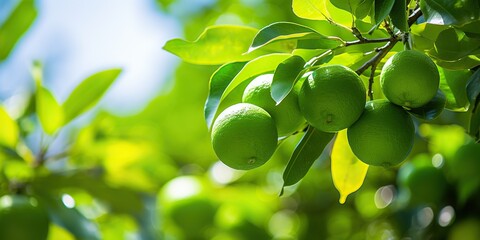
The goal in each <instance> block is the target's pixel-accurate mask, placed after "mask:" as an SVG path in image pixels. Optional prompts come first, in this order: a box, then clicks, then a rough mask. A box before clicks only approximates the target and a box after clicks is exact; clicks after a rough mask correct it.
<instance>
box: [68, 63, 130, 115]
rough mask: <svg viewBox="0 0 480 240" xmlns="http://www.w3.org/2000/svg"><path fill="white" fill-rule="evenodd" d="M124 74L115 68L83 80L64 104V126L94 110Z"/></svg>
mask: <svg viewBox="0 0 480 240" xmlns="http://www.w3.org/2000/svg"><path fill="white" fill-rule="evenodd" d="M121 72H122V70H121V69H118V68H114V69H109V70H105V71H101V72H97V73H95V74H93V75H91V76H90V77H88V78H86V79H85V80H83V81H82V82H81V83H80V84H79V85H78V86H77V87H76V88H75V89H74V90H73V91H72V93H71V94H70V96H68V98H67V100H66V101H65V102H64V103H63V106H62V108H63V111H64V113H65V118H64V124H67V123H68V122H70V121H71V120H72V119H74V118H76V117H78V116H79V115H80V114H82V113H84V112H85V111H87V110H89V109H90V108H92V107H93V106H94V105H95V104H96V103H97V102H98V101H99V100H100V98H101V97H102V96H103V94H104V93H105V92H106V91H107V90H108V88H109V87H110V86H111V85H112V83H113V82H114V81H115V79H117V77H118V75H119V74H120V73H121Z"/></svg>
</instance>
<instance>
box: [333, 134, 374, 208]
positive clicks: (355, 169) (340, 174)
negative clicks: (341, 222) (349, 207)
mask: <svg viewBox="0 0 480 240" xmlns="http://www.w3.org/2000/svg"><path fill="white" fill-rule="evenodd" d="M331 159H332V165H331V168H332V179H333V185H335V188H337V190H338V192H339V193H340V200H339V202H340V203H341V204H344V203H345V201H346V200H347V197H348V195H350V194H351V193H353V192H355V191H357V190H358V189H359V188H360V187H361V186H362V184H363V181H364V180H365V177H366V176H367V170H368V165H367V164H365V163H363V162H362V161H360V160H359V159H358V158H357V157H356V156H355V154H353V152H352V149H351V148H350V145H348V139H347V130H346V129H345V130H342V131H340V132H338V133H337V137H336V138H335V143H334V144H333V149H332V157H331Z"/></svg>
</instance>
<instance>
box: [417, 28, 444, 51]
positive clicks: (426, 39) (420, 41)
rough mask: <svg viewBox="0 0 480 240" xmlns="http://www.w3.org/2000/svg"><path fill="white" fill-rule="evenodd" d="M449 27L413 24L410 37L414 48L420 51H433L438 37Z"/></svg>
mask: <svg viewBox="0 0 480 240" xmlns="http://www.w3.org/2000/svg"><path fill="white" fill-rule="evenodd" d="M448 27H449V26H444V25H435V24H429V23H421V24H413V25H412V26H411V27H410V36H411V37H412V40H413V46H414V48H415V49H418V50H430V49H432V48H433V47H434V44H435V40H437V38H438V35H439V34H440V33H441V32H442V31H444V30H445V29H448Z"/></svg>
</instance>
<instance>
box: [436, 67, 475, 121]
mask: <svg viewBox="0 0 480 240" xmlns="http://www.w3.org/2000/svg"><path fill="white" fill-rule="evenodd" d="M438 71H439V73H440V90H442V92H443V93H444V94H445V97H446V99H447V103H446V105H445V108H447V109H449V110H452V111H459V112H465V111H467V110H468V106H469V103H468V98H467V91H466V86H467V81H468V79H469V78H470V76H471V75H472V74H471V73H470V71H469V70H448V69H445V68H441V67H439V68H438Z"/></svg>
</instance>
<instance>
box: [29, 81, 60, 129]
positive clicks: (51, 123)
mask: <svg viewBox="0 0 480 240" xmlns="http://www.w3.org/2000/svg"><path fill="white" fill-rule="evenodd" d="M36 111H37V116H38V119H39V121H40V125H41V126H42V128H43V131H45V133H47V134H50V135H52V134H54V133H55V132H56V131H57V130H58V129H59V128H60V127H62V126H63V115H64V114H63V108H62V106H60V104H59V103H58V102H57V100H56V99H55V97H54V96H53V94H52V93H51V92H50V91H49V90H48V89H46V88H44V87H42V86H40V87H39V88H38V89H37V92H36Z"/></svg>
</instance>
